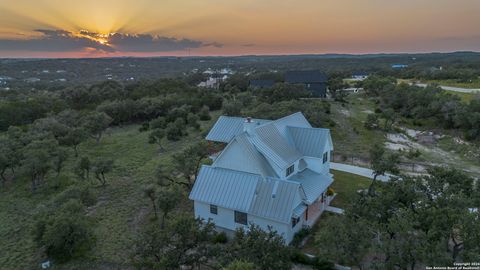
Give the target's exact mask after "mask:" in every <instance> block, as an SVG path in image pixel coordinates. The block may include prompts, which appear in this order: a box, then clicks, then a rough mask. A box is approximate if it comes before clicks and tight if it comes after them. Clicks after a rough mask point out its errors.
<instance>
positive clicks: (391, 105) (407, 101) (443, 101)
mask: <svg viewBox="0 0 480 270" xmlns="http://www.w3.org/2000/svg"><path fill="white" fill-rule="evenodd" d="M363 87H364V88H365V91H366V92H367V94H368V95H369V96H371V97H374V98H376V99H377V100H378V109H377V112H378V113H380V115H381V116H382V117H384V118H385V119H386V121H388V122H390V125H392V124H394V123H395V122H397V121H399V120H400V118H401V117H404V118H407V119H411V120H412V121H413V123H414V124H417V125H422V124H425V123H427V122H429V121H433V123H434V124H435V125H436V126H440V127H443V128H446V129H459V130H461V131H462V132H463V133H464V135H465V138H467V139H469V140H475V139H478V138H480V98H478V97H477V98H475V99H473V100H472V101H470V102H469V103H465V102H462V101H461V100H460V98H459V97H458V96H456V95H453V94H449V93H447V92H446V91H444V90H442V89H440V88H439V87H435V86H428V87H426V88H422V87H417V86H412V85H408V84H404V83H402V84H398V85H397V84H396V80H395V79H394V78H390V77H378V76H372V77H369V78H368V79H367V80H365V81H364V82H363Z"/></svg>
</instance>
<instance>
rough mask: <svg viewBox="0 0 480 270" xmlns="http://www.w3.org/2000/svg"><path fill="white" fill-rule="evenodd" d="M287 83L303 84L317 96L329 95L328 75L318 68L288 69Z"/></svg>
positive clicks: (286, 74)
mask: <svg viewBox="0 0 480 270" xmlns="http://www.w3.org/2000/svg"><path fill="white" fill-rule="evenodd" d="M285 83H290V84H300V85H303V86H304V87H305V89H307V90H308V91H310V92H311V93H312V94H313V96H315V97H326V96H327V75H325V74H324V73H322V72H320V71H317V70H305V71H288V72H287V73H285Z"/></svg>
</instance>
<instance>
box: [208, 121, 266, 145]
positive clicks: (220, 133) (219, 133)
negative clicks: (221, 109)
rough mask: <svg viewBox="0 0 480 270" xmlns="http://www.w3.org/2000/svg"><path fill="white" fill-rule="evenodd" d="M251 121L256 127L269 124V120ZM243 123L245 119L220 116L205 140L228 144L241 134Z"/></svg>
mask: <svg viewBox="0 0 480 270" xmlns="http://www.w3.org/2000/svg"><path fill="white" fill-rule="evenodd" d="M252 120H253V121H254V122H256V123H257V124H258V125H262V124H265V123H268V122H271V120H265V119H252ZM244 122H245V118H242V117H230V116H220V118H218V120H217V122H216V123H215V125H213V127H212V129H211V130H210V132H209V133H208V135H207V137H206V139H207V140H208V141H214V142H224V143H228V142H230V141H231V140H232V139H233V138H234V137H235V136H236V135H238V134H240V133H242V131H243V123H244Z"/></svg>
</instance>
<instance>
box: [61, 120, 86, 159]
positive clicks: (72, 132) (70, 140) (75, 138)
mask: <svg viewBox="0 0 480 270" xmlns="http://www.w3.org/2000/svg"><path fill="white" fill-rule="evenodd" d="M87 136H88V135H87V131H86V130H85V129H84V128H81V127H74V128H70V129H69V130H68V132H67V134H66V135H65V136H64V137H62V138H60V141H61V143H62V144H63V145H66V146H70V147H72V149H73V151H74V153H75V157H78V145H79V144H80V143H82V142H83V141H84V140H85V139H86V138H87Z"/></svg>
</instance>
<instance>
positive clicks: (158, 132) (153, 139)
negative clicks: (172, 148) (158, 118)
mask: <svg viewBox="0 0 480 270" xmlns="http://www.w3.org/2000/svg"><path fill="white" fill-rule="evenodd" d="M163 138H165V130H163V129H160V128H156V129H154V130H152V131H151V132H150V135H148V143H150V144H153V143H156V144H158V146H160V149H161V150H164V148H163V146H162V139H163Z"/></svg>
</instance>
